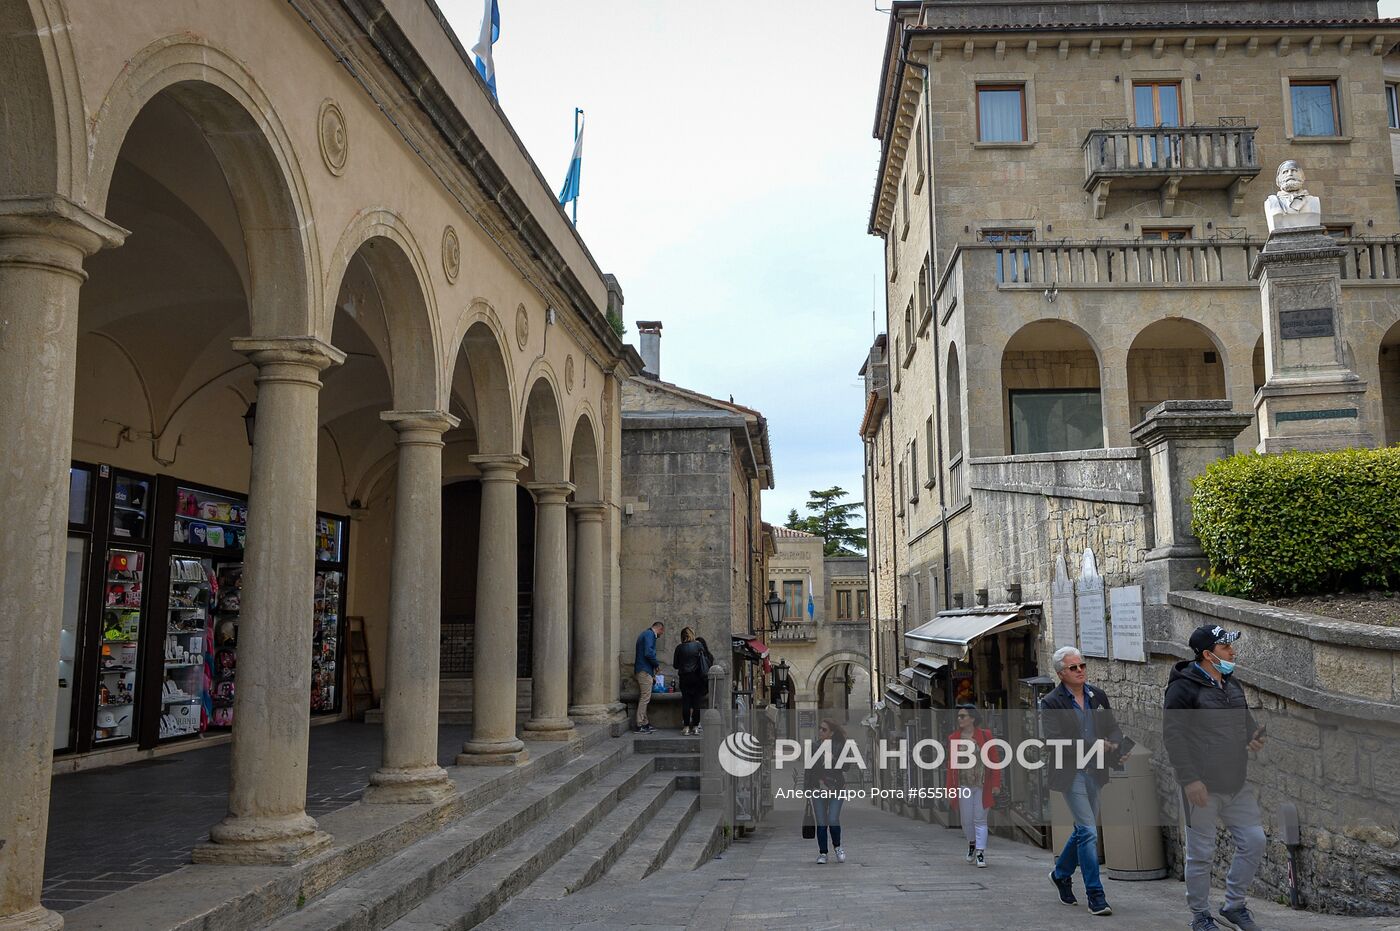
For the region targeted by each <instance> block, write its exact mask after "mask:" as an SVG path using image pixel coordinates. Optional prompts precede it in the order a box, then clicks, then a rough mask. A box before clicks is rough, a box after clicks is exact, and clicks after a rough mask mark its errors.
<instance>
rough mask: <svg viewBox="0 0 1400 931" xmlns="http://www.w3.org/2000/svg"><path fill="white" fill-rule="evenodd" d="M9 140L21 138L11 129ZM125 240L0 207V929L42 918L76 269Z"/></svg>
mask: <svg viewBox="0 0 1400 931" xmlns="http://www.w3.org/2000/svg"><path fill="white" fill-rule="evenodd" d="M9 131H12V132H18V131H19V130H18V129H11V130H9ZM125 236H126V231H125V230H123V229H121V228H120V227H118V226H114V225H113V224H111V223H108V222H107V221H106V220H104V219H103V218H101V217H99V216H97V215H96V214H92V213H89V212H88V211H86V210H84V209H83V208H81V207H79V206H77V205H76V204H74V203H72V202H71V201H68V200H66V199H64V198H61V197H16V198H11V197H5V198H0V436H2V437H4V440H3V442H0V500H3V501H4V502H5V519H4V520H3V521H0V645H3V649H0V707H4V708H5V709H6V713H5V715H4V718H3V721H0V771H2V772H3V773H4V776H5V790H4V792H0V928H7V929H8V928H25V929H40V928H44V929H47V928H61V927H63V919H62V918H60V917H59V916H58V914H57V913H55V912H51V911H49V910H48V909H46V908H44V907H43V906H41V905H40V904H39V895H40V890H41V888H42V887H43V881H44V843H45V838H46V837H47V835H48V818H49V783H50V781H51V779H52V778H53V773H52V766H53V721H54V701H55V698H56V695H57V690H56V689H55V687H54V683H55V672H54V670H56V669H57V668H58V633H59V626H60V625H59V619H60V618H61V617H62V616H63V575H64V561H65V559H66V558H67V549H66V543H67V527H68V467H69V465H70V460H71V458H72V449H73V381H74V371H75V366H76V364H77V363H76V360H77V348H78V290H79V288H80V287H81V285H82V283H83V281H84V279H85V278H86V277H87V276H86V274H85V273H84V272H83V260H84V259H85V258H86V257H87V256H89V255H91V254H92V253H94V252H96V251H97V250H98V249H100V248H102V247H104V246H117V245H120V244H121V243H122V240H123V239H124V238H125Z"/></svg>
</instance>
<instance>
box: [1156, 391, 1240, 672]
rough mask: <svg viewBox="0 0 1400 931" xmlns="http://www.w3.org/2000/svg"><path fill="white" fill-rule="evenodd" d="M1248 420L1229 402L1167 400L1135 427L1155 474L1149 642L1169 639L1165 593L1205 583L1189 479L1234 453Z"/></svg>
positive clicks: (1202, 556)
mask: <svg viewBox="0 0 1400 931" xmlns="http://www.w3.org/2000/svg"><path fill="white" fill-rule="evenodd" d="M1249 421H1250V416H1249V414H1246V413H1243V412H1240V411H1235V410H1232V409H1231V407H1230V402H1229V401H1164V402H1162V403H1161V404H1158V405H1157V406H1156V407H1154V408H1152V409H1151V410H1149V411H1148V412H1147V416H1146V417H1144V418H1143V421H1142V423H1140V424H1138V425H1137V426H1136V427H1134V428H1133V441H1134V442H1135V443H1137V444H1138V445H1139V446H1143V447H1146V449H1147V452H1148V463H1149V468H1150V469H1151V488H1152V530H1153V540H1154V543H1155V545H1154V546H1153V548H1152V549H1151V550H1149V551H1148V553H1147V559H1146V562H1145V563H1144V565H1143V601H1144V624H1145V627H1146V630H1145V636H1146V639H1147V640H1148V641H1149V642H1150V641H1153V640H1156V641H1162V640H1165V639H1167V636H1168V634H1167V625H1166V623H1165V622H1166V615H1167V613H1168V609H1167V593H1168V592H1171V591H1176V590H1182V589H1185V590H1192V589H1195V588H1196V586H1197V585H1199V584H1200V581H1201V577H1200V574H1199V572H1198V570H1202V571H1203V570H1205V569H1206V567H1207V563H1206V558H1205V553H1204V552H1202V550H1201V541H1200V540H1199V539H1198V538H1197V537H1196V534H1195V533H1194V532H1193V531H1192V529H1191V496H1192V494H1193V489H1192V485H1191V480H1192V479H1194V478H1195V477H1196V476H1197V475H1200V474H1201V473H1202V472H1204V471H1205V469H1206V467H1207V466H1208V465H1210V464H1211V463H1212V462H1214V461H1216V460H1217V459H1223V458H1225V457H1226V456H1229V455H1232V454H1233V453H1234V449H1235V437H1237V436H1239V435H1240V433H1242V432H1243V431H1244V430H1245V428H1246V427H1248V426H1249ZM1149 652H1150V647H1149Z"/></svg>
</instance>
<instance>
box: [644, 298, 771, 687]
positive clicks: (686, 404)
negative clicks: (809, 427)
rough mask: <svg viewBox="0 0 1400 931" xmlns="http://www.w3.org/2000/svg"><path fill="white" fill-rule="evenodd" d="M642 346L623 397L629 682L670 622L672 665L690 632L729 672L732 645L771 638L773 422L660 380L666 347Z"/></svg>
mask: <svg viewBox="0 0 1400 931" xmlns="http://www.w3.org/2000/svg"><path fill="white" fill-rule="evenodd" d="M657 330H658V331H659V326H658V327H657ZM644 348H646V349H647V351H648V359H647V364H648V370H647V372H646V373H645V374H643V375H641V376H638V377H635V378H632V379H629V380H628V381H627V382H626V383H625V384H624V385H623V388H622V437H621V439H622V457H621V471H622V488H621V499H620V500H621V503H622V517H623V520H622V534H621V569H622V629H623V631H624V634H625V636H624V640H625V645H626V646H628V649H627V650H624V651H623V655H622V656H621V657H620V663H621V666H622V667H623V668H622V672H623V674H624V676H625V679H624V681H626V680H627V679H630V678H631V670H632V662H633V660H632V654H631V651H630V645H631V643H632V639H633V638H634V637H635V636H636V635H637V634H639V633H640V632H641V631H642V630H643V629H644V628H645V627H647V625H649V624H650V623H652V622H653V621H656V620H660V621H663V622H664V623H665V624H666V633H665V636H664V637H663V638H662V641H661V644H660V646H659V648H658V654H657V655H658V656H659V657H662V658H663V660H665V659H666V658H668V657H669V656H670V653H671V650H673V649H674V647H675V646H676V644H677V643H679V642H680V632H681V628H683V627H692V628H694V630H695V632H696V634H697V635H698V636H702V637H704V638H705V640H706V642H707V643H708V644H709V645H710V649H711V651H712V652H713V653H714V655H715V658H716V660H718V661H720V662H724V663H726V664H728V662H729V650H730V646H729V644H730V637H731V636H742V637H746V638H747V637H754V636H757V635H759V634H760V633H761V632H762V630H763V628H764V623H765V622H764V607H763V600H764V598H765V597H766V595H767V592H766V588H765V584H764V583H765V580H766V578H767V575H768V571H767V559H768V555H767V553H768V547H767V546H766V545H765V540H764V536H765V535H764V524H763V519H762V511H761V506H762V493H763V491H764V490H766V489H771V488H772V487H773V460H772V451H771V449H770V447H769V442H768V426H767V421H766V420H765V419H764V417H763V415H762V414H760V413H759V412H758V411H755V410H753V409H751V408H747V407H744V406H743V405H739V404H734V403H732V402H727V401H721V400H719V399H717V398H712V397H708V396H706V395H703V394H700V393H698V392H695V391H691V390H689V389H686V388H682V387H680V386H678V385H673V384H671V383H669V382H664V381H661V380H660V379H659V378H658V377H657V373H659V368H660V363H659V346H657V345H655V344H653V345H650V346H646V345H645V344H644ZM633 691H635V689H634V690H633Z"/></svg>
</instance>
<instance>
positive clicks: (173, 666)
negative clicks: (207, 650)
mask: <svg viewBox="0 0 1400 931" xmlns="http://www.w3.org/2000/svg"><path fill="white" fill-rule="evenodd" d="M203 665H204V660H200V661H199V662H197V663H166V664H165V668H166V669H189V668H190V667H191V666H203Z"/></svg>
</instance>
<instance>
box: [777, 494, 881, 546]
mask: <svg viewBox="0 0 1400 931" xmlns="http://www.w3.org/2000/svg"><path fill="white" fill-rule="evenodd" d="M849 494H850V492H848V491H846V490H845V489H844V488H842V487H841V486H840V485H833V486H831V487H830V488H823V489H815V488H814V489H812V490H811V491H809V492H807V510H808V511H809V512H810V513H809V514H808V515H807V516H806V517H801V516H799V515H798V513H797V508H793V509H792V510H790V511H788V517H787V522H786V523H785V524H784V525H783V526H785V527H787V528H788V529H789V530H801V531H802V532H803V533H811V534H815V535H816V536H819V537H821V538H822V539H824V540H825V541H826V546H825V548H824V555H827V556H864V555H865V547H866V540H865V528H864V527H852V526H851V519H852V517H853V516H854V515H855V513H856V512H857V511H859V510H860V509H861V505H859V504H847V503H842V501H841V499H842V498H845V497H846V496H847V495H849Z"/></svg>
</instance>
